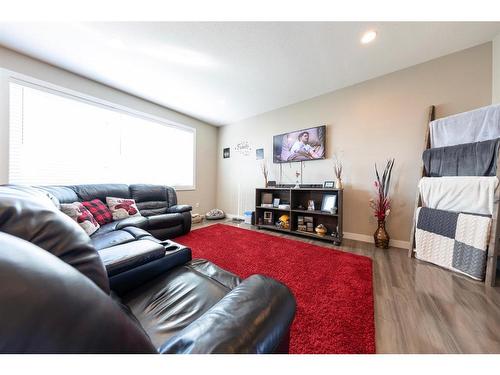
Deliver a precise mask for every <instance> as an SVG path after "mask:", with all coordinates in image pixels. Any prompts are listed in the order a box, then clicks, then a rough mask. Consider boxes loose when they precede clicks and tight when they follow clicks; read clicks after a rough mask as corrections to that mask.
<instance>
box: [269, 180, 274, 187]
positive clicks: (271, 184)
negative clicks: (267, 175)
mask: <svg viewBox="0 0 500 375" xmlns="http://www.w3.org/2000/svg"><path fill="white" fill-rule="evenodd" d="M267 187H276V181H267Z"/></svg>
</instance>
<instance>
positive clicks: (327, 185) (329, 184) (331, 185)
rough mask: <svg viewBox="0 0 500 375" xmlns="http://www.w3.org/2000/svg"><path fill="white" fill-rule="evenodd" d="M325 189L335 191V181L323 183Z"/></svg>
mask: <svg viewBox="0 0 500 375" xmlns="http://www.w3.org/2000/svg"><path fill="white" fill-rule="evenodd" d="M323 187H324V188H325V189H333V188H335V181H325V182H323Z"/></svg>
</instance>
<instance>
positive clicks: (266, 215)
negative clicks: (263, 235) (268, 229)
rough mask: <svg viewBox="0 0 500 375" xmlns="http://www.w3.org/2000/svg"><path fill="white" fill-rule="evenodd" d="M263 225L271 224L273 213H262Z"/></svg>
mask: <svg viewBox="0 0 500 375" xmlns="http://www.w3.org/2000/svg"><path fill="white" fill-rule="evenodd" d="M264 224H265V225H272V224H273V213H272V212H271V211H264Z"/></svg>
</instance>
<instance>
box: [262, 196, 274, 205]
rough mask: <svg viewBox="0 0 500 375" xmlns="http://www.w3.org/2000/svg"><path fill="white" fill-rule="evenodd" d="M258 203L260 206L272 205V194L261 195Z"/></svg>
mask: <svg viewBox="0 0 500 375" xmlns="http://www.w3.org/2000/svg"><path fill="white" fill-rule="evenodd" d="M260 201H261V203H262V204H272V203H273V194H272V193H262V194H261V196H260Z"/></svg>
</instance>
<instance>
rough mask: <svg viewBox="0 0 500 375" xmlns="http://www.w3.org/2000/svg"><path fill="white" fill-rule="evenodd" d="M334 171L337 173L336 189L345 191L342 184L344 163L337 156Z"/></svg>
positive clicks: (334, 158) (334, 160)
mask: <svg viewBox="0 0 500 375" xmlns="http://www.w3.org/2000/svg"><path fill="white" fill-rule="evenodd" d="M333 171H334V172H335V188H336V189H343V188H344V186H343V184H342V161H341V160H340V159H339V158H338V157H337V155H334V156H333Z"/></svg>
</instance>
